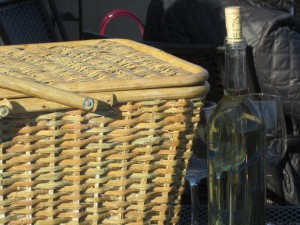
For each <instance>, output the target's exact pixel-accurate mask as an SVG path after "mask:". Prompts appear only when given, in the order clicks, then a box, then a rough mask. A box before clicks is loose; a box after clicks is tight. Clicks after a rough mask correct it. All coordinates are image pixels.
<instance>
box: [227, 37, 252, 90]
mask: <svg viewBox="0 0 300 225" xmlns="http://www.w3.org/2000/svg"><path fill="white" fill-rule="evenodd" d="M246 46H247V45H246V42H245V39H244V38H240V39H229V38H226V39H225V77H224V94H225V95H229V96H236V95H241V94H246V93H247V83H246V76H245V62H246Z"/></svg>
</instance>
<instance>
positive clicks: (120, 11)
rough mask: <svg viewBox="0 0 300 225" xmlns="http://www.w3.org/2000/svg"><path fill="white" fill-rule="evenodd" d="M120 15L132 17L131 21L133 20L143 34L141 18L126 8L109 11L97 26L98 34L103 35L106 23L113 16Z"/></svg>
mask: <svg viewBox="0 0 300 225" xmlns="http://www.w3.org/2000/svg"><path fill="white" fill-rule="evenodd" d="M120 16H126V17H129V18H130V19H132V20H133V21H135V22H136V23H137V25H138V27H139V30H140V33H141V35H142V36H143V34H144V24H143V23H142V22H141V20H140V19H139V18H138V17H137V16H136V15H134V14H133V13H131V12H130V11H128V10H126V9H115V10H113V11H111V12H109V13H107V14H106V15H105V16H104V18H103V20H102V22H101V24H100V26H99V34H100V35H104V34H105V30H106V27H107V24H108V23H109V22H110V21H111V20H112V19H114V18H117V17H120Z"/></svg>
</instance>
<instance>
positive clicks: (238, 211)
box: [208, 7, 266, 225]
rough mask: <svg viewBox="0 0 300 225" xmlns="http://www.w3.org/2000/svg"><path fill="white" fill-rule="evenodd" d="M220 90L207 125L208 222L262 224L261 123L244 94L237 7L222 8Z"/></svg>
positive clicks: (243, 45) (211, 224) (243, 51)
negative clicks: (222, 38)
mask: <svg viewBox="0 0 300 225" xmlns="http://www.w3.org/2000/svg"><path fill="white" fill-rule="evenodd" d="M225 19H226V29H227V37H226V38H225V43H224V45H225V77H224V96H223V98H222V99H221V101H220V102H219V103H218V105H217V107H216V108H215V110H214V112H213V113H212V115H211V117H210V120H209V126H208V171H209V177H208V190H209V191H208V224H209V225H265V198H266V197H265V192H266V191H265V157H266V156H265V128H264V124H263V121H262V117H261V115H260V113H259V111H258V109H257V108H256V106H255V104H254V103H253V101H252V100H251V99H250V98H249V96H248V95H247V84H246V77H245V72H244V70H245V58H246V42H245V39H244V38H243V36H242V29H241V21H240V8H239V7H228V8H225Z"/></svg>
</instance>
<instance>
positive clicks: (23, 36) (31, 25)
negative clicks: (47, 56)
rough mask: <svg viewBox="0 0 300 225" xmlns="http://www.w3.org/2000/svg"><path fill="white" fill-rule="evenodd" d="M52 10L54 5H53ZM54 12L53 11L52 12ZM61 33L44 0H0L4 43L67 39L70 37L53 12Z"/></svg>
mask: <svg viewBox="0 0 300 225" xmlns="http://www.w3.org/2000/svg"><path fill="white" fill-rule="evenodd" d="M51 8H52V11H53V7H52V6H51ZM52 13H53V12H52ZM53 16H54V18H55V21H56V24H57V26H58V28H59V31H60V33H61V35H60V36H59V35H58V34H57V33H56V30H55V28H54V24H53V21H52V20H51V19H50V15H49V12H48V10H47V8H46V6H45V5H44V2H43V1H42V0H5V1H1V2H0V35H1V38H2V40H3V43H4V44H6V45H11V44H29V43H45V42H56V41H61V40H63V41H66V40H67V39H68V38H67V36H66V33H65V32H64V28H63V27H62V23H61V22H60V18H59V14H57V13H56V12H54V13H53Z"/></svg>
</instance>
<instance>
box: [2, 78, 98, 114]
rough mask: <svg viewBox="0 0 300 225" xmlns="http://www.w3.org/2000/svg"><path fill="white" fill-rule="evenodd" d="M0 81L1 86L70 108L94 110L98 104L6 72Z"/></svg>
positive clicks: (84, 97) (92, 100)
mask: <svg viewBox="0 0 300 225" xmlns="http://www.w3.org/2000/svg"><path fill="white" fill-rule="evenodd" d="M0 81H1V82H0V87H1V88H5V89H9V90H12V91H16V92H19V93H23V94H26V95H29V96H33V97H38V98H41V99H45V100H49V101H52V102H55V103H60V104H63V105H66V106H70V107H72V108H77V109H83V110H86V111H92V112H94V111H95V110H96V109H97V106H98V100H96V99H93V98H90V97H87V96H83V95H79V94H77V93H74V92H69V91H66V90H62V89H58V88H55V87H51V86H48V85H46V84H42V83H38V82H36V81H32V80H27V79H23V78H18V77H14V76H10V75H8V74H0Z"/></svg>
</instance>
